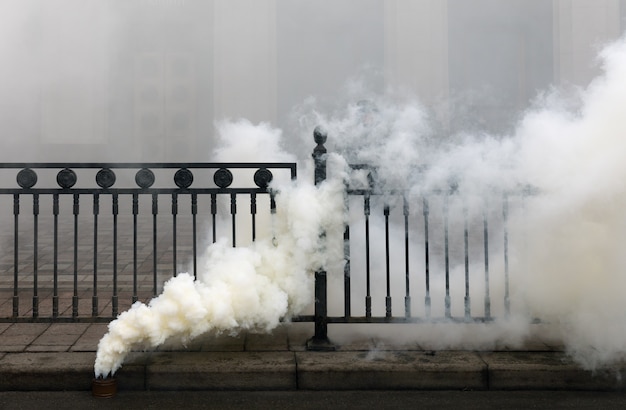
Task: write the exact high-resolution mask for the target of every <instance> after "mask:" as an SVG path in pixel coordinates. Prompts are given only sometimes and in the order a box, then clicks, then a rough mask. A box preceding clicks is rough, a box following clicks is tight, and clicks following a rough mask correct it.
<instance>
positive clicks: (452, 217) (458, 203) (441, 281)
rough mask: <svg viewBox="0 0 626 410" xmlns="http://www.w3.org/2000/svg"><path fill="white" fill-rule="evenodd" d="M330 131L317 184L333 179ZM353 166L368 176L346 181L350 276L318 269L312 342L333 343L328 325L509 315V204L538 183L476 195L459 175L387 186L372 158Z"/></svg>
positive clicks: (319, 157)
mask: <svg viewBox="0 0 626 410" xmlns="http://www.w3.org/2000/svg"><path fill="white" fill-rule="evenodd" d="M326 139H327V136H326V134H325V133H324V132H323V131H322V129H321V128H318V129H316V132H315V141H316V143H317V147H316V148H315V151H314V153H313V158H314V160H315V182H316V183H321V182H322V181H324V180H325V179H326V160H325V159H326V155H325V154H326V148H325V146H324V143H325V142H326ZM349 166H350V168H351V170H352V172H361V173H363V172H365V173H366V174H367V175H366V177H365V178H363V175H361V177H360V178H358V180H359V182H360V185H355V186H352V184H351V183H350V182H349V181H347V182H346V191H345V193H346V198H345V201H346V202H345V203H346V210H347V212H348V213H349V217H348V218H346V220H348V221H350V222H348V223H347V224H346V226H345V231H344V271H343V280H342V281H336V280H335V281H334V285H333V286H330V285H328V283H330V280H331V278H327V272H325V271H320V272H317V273H316V288H315V315H314V320H315V335H314V336H313V338H312V339H311V340H310V341H309V343H308V347H309V349H311V350H333V349H334V345H333V343H332V342H331V341H330V340H329V338H328V324H339V323H425V322H428V323H432V322H464V323H472V322H488V321H492V320H494V318H495V317H496V316H499V317H505V318H506V317H508V316H509V315H510V314H511V298H510V266H509V264H510V261H509V257H510V243H509V242H510V227H509V225H510V212H509V209H511V208H513V207H514V208H515V209H516V210H520V209H523V208H524V201H525V199H526V197H527V196H528V195H530V194H531V191H532V190H531V189H529V188H528V187H524V188H519V187H515V188H513V189H508V190H507V189H500V190H496V189H485V190H482V191H481V192H480V193H477V194H474V195H468V194H467V192H463V193H461V189H460V187H459V184H458V183H457V182H451V183H450V184H449V186H446V187H444V188H443V189H423V188H418V189H415V187H412V188H410V189H409V188H407V189H386V188H384V187H380V186H377V183H376V169H375V168H374V167H372V166H371V165H370V164H351V165H349ZM421 171H422V172H423V171H424V169H422V170H421ZM364 180H366V181H368V182H367V183H366V184H365V186H363V181H364ZM372 229H375V230H376V231H375V233H372ZM355 233H356V234H355ZM516 240H520V241H523V238H516ZM494 279H495V280H494ZM341 282H343V283H341ZM434 285H436V286H434ZM418 295H419V297H417V296H418ZM472 295H474V299H476V300H474V299H473V297H472ZM476 295H478V296H479V297H476ZM337 300H339V301H342V302H343V303H336V302H337ZM398 300H399V302H398ZM331 305H332V306H334V307H335V308H334V310H333V311H332V312H330V309H331ZM398 306H400V307H398Z"/></svg>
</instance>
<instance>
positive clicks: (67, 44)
mask: <svg viewBox="0 0 626 410" xmlns="http://www.w3.org/2000/svg"><path fill="white" fill-rule="evenodd" d="M625 29H626V0H472V1H466V0H447V1H446V0H212V1H210V0H126V1H114V0H55V1H47V0H29V1H24V0H0V59H1V60H0V61H1V62H0V133H1V135H2V142H3V149H2V150H0V152H1V154H0V155H1V158H0V160H1V161H69V160H86V161H202V160H207V159H208V157H209V153H210V150H211V149H212V143H213V141H214V134H215V128H214V122H215V121H216V120H222V119H225V118H231V119H237V118H247V119H249V120H250V121H252V122H255V123H256V122H259V121H267V122H269V123H271V124H272V125H274V126H276V127H280V128H282V129H284V130H285V134H286V138H289V133H290V132H294V130H293V117H292V115H293V112H294V107H298V106H300V105H301V104H302V103H303V102H304V101H307V100H308V101H310V100H311V99H312V98H314V99H315V100H316V107H317V108H318V109H328V110H332V109H333V105H336V104H341V103H344V102H345V99H346V95H347V94H349V92H348V90H349V89H350V87H351V84H355V83H359V84H364V85H365V89H366V91H363V92H364V93H366V94H367V93H371V94H376V93H384V92H386V91H387V90H389V89H393V90H395V92H396V93H400V94H404V95H414V96H416V97H417V98H419V100H420V101H421V102H422V103H423V104H424V105H425V106H426V107H427V108H428V109H429V111H430V112H431V113H432V115H433V118H434V119H435V121H436V122H437V124H438V126H439V127H440V128H439V129H440V131H439V132H443V133H454V132H458V131H461V130H484V131H488V132H494V133H506V132H507V131H508V130H510V129H511V127H512V126H513V124H514V123H515V120H516V118H517V116H518V115H519V113H520V112H521V111H522V110H524V109H525V108H526V107H528V106H529V103H530V102H531V101H532V100H533V99H534V98H535V97H536V95H537V93H538V92H540V91H542V90H546V89H548V88H549V87H550V86H552V85H555V86H559V87H571V86H585V85H586V84H587V83H588V82H589V81H590V80H591V79H592V78H593V77H594V76H595V75H596V74H597V73H598V72H599V66H598V64H597V61H596V58H595V56H596V54H597V51H598V50H599V49H600V47H601V46H602V45H603V44H606V42H608V41H610V40H614V39H616V38H618V37H619V36H620V35H621V33H622V32H623V31H624V30H625ZM359 81H360V82H359Z"/></svg>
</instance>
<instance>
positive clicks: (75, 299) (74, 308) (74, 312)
mask: <svg viewBox="0 0 626 410" xmlns="http://www.w3.org/2000/svg"><path fill="white" fill-rule="evenodd" d="M78 207H79V195H78V194H74V206H73V214H74V294H73V296H72V317H73V318H76V317H78V211H79V208H78Z"/></svg>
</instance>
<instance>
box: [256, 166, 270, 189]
mask: <svg viewBox="0 0 626 410" xmlns="http://www.w3.org/2000/svg"><path fill="white" fill-rule="evenodd" d="M273 178H274V176H273V175H272V172H271V171H269V170H268V169H267V168H260V169H258V170H257V171H256V172H255V173H254V183H255V184H256V186H258V187H259V188H267V186H268V185H269V184H270V182H272V179H273Z"/></svg>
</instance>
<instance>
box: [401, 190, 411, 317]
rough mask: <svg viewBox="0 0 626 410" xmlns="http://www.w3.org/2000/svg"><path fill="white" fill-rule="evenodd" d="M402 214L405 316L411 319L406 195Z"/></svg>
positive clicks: (407, 203) (403, 197) (403, 200)
mask: <svg viewBox="0 0 626 410" xmlns="http://www.w3.org/2000/svg"><path fill="white" fill-rule="evenodd" d="M402 213H403V214H404V267H405V271H404V277H405V296H404V316H405V317H407V318H408V317H411V288H410V278H409V276H410V274H409V271H410V265H409V202H408V200H407V198H406V195H403V196H402Z"/></svg>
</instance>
